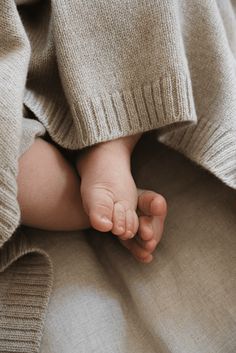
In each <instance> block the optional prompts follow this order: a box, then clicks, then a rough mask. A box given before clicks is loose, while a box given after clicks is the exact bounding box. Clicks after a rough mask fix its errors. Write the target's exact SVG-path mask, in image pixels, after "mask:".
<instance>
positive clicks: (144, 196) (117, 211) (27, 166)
mask: <svg viewBox="0 0 236 353" xmlns="http://www.w3.org/2000/svg"><path fill="white" fill-rule="evenodd" d="M139 138H140V135H135V136H129V137H125V138H120V139H116V140H112V141H109V142H104V143H99V144H97V145H95V146H93V147H89V148H86V149H84V150H82V151H81V152H80V153H79V154H78V158H77V161H76V169H77V172H76V170H75V169H74V168H73V167H72V166H71V165H70V163H69V162H68V161H67V160H66V159H65V158H64V157H63V156H62V154H61V153H60V152H59V150H58V149H57V148H56V147H55V146H53V145H51V144H49V143H48V142H46V141H44V140H42V139H41V138H37V139H36V141H35V143H34V144H33V145H32V146H31V148H29V149H28V150H27V151H26V152H25V153H24V154H23V155H22V156H21V158H20V160H19V170H18V178H17V183H18V201H19V205H20V209H21V222H22V224H24V225H27V226H31V227H35V228H39V229H45V230H52V231H56V230H58V231H64V230H72V231H73V230H80V229H86V228H89V227H92V228H94V229H96V230H99V231H100V232H109V231H110V232H112V233H113V235H114V236H116V237H117V238H118V239H119V241H120V242H121V244H122V245H123V246H124V247H125V248H127V249H128V250H129V251H130V252H131V254H132V255H133V256H134V257H135V258H136V259H137V260H139V261H141V262H143V263H149V262H151V261H152V259H153V251H154V250H155V248H156V246H157V244H158V242H159V241H160V239H161V236H162V232H163V227H164V221H165V217H166V212H167V206H166V201H165V199H164V198H163V197H162V196H161V195H159V194H157V193H155V192H153V191H147V190H138V189H137V187H136V185H135V182H134V180H133V177H132V174H131V169H130V159H131V154H132V151H133V148H134V147H135V144H136V143H137V141H138V140H139ZM78 174H79V176H80V178H81V180H79V177H78Z"/></svg>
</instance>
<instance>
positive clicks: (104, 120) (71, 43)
mask: <svg viewBox="0 0 236 353" xmlns="http://www.w3.org/2000/svg"><path fill="white" fill-rule="evenodd" d="M17 5H18V6H17ZM235 55H236V20H235V12H234V2H233V1H230V0H217V1H216V0H209V1H205V0H195V1H193V2H191V1H189V0H165V1H163V0H158V1H157V0H155V1H154V0H148V1H147V0H140V1H133V0H125V1H121V2H119V1H115V0H109V1H105V0H104V1H99V0H87V1H83V0H70V1H67V0H53V1H51V2H50V1H36V0H35V1H34V0H19V1H17V3H16V2H15V1H14V0H2V1H1V3H0V124H1V125H0V126H1V130H0V156H1V158H0V206H1V207H0V248H1V250H0V271H1V274H0V284H1V286H0V314H1V315H0V352H13V351H14V352H24V353H28V352H37V351H38V349H39V345H40V338H41V335H42V328H43V320H44V316H45V311H46V306H47V303H48V300H49V295H50V290H51V285H52V265H51V263H50V259H49V258H48V256H47V254H45V253H44V252H43V251H42V250H40V249H35V248H33V247H32V246H31V245H30V244H29V240H27V239H26V238H25V237H24V234H23V229H22V227H20V210H19V205H18V202H17V181H16V178H17V173H18V159H19V156H20V155H21V154H22V153H23V152H24V151H25V150H26V149H27V148H28V147H29V145H30V144H31V143H32V142H33V137H34V136H35V135H37V134H40V131H41V132H42V130H43V129H46V130H47V131H48V133H49V135H50V136H51V138H52V139H53V140H54V141H55V143H57V144H59V145H60V146H61V147H63V148H68V149H73V150H76V149H80V148H83V147H86V146H90V145H93V144H94V143H98V142H101V141H107V140H109V139H114V138H118V137H122V136H127V135H130V134H135V133H139V132H145V131H150V130H155V131H157V138H158V139H159V140H160V141H161V142H163V143H165V144H167V145H169V146H171V147H172V148H174V149H176V150H178V151H180V152H182V153H184V154H185V155H186V156H188V157H189V158H190V159H192V160H193V161H195V162H196V163H198V164H199V165H201V166H203V167H204V168H206V169H208V170H209V171H211V172H212V173H214V174H215V175H216V176H217V177H219V178H220V179H221V180H222V181H223V182H224V183H226V184H227V185H229V186H231V187H233V188H236V95H235V92H236V76H235ZM23 104H24V105H25V106H27V107H28V109H30V110H31V111H32V112H33V113H34V115H35V117H36V118H37V123H38V125H37V128H36V129H35V126H34V129H32V131H31V134H25V133H24V126H25V120H24V118H23V114H22V107H23ZM26 136H28V141H26V140H24V139H26ZM22 146H24V148H22ZM170 168H171V166H170Z"/></svg>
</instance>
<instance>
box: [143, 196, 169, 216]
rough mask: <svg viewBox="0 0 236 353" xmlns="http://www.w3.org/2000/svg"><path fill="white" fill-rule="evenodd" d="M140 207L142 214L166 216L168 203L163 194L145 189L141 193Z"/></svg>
mask: <svg viewBox="0 0 236 353" xmlns="http://www.w3.org/2000/svg"><path fill="white" fill-rule="evenodd" d="M138 209H139V211H140V213H141V214H142V215H145V216H159V217H163V218H165V216H166V213H167V203H166V200H165V198H164V197H163V196H162V195H160V194H157V193H156V192H154V191H143V192H140V194H139V198H138Z"/></svg>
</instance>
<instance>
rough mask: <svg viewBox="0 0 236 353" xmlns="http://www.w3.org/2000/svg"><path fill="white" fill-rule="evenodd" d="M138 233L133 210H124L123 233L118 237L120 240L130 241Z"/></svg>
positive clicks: (136, 219)
mask: <svg viewBox="0 0 236 353" xmlns="http://www.w3.org/2000/svg"><path fill="white" fill-rule="evenodd" d="M137 231H138V216H137V214H136V212H135V211H134V210H131V209H128V210H126V225H125V232H124V233H123V234H122V235H121V236H120V238H121V239H123V240H126V239H131V238H133V237H134V236H135V234H136V233H137Z"/></svg>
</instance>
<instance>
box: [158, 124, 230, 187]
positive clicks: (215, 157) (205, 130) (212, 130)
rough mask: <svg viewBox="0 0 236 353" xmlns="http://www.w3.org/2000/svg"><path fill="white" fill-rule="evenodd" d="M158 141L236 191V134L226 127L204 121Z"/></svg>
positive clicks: (162, 135)
mask: <svg viewBox="0 0 236 353" xmlns="http://www.w3.org/2000/svg"><path fill="white" fill-rule="evenodd" d="M158 140H159V141H160V142H162V143H164V144H166V145H167V146H169V147H172V148H174V149H175V150H177V151H179V152H181V153H183V154H184V155H185V156H186V157H188V158H190V159H191V160H193V161H194V162H196V163H197V164H199V165H201V166H202V167H204V168H206V169H207V170H209V171H210V172H211V173H213V174H214V175H215V176H217V177H218V178H219V179H220V180H221V181H223V182H224V183H225V184H226V185H228V186H230V187H232V188H234V189H236V131H234V130H232V129H230V128H229V129H227V126H226V125H225V124H224V125H221V124H220V122H216V121H208V120H205V119H203V118H202V119H200V120H199V122H198V124H197V125H196V126H191V127H188V128H184V129H177V130H176V131H172V132H170V133H166V134H161V135H160V136H158ZM213 146H214V148H212V147H213ZM212 151H214V152H212Z"/></svg>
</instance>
